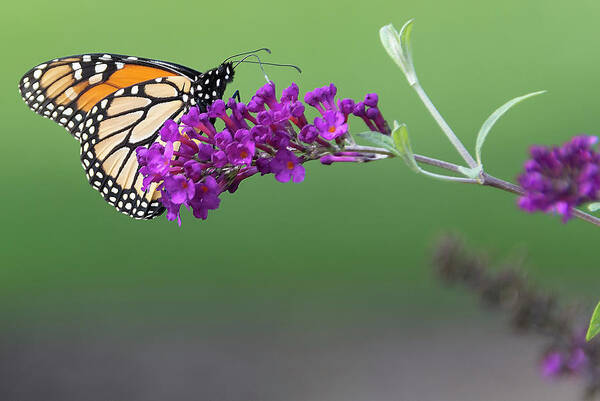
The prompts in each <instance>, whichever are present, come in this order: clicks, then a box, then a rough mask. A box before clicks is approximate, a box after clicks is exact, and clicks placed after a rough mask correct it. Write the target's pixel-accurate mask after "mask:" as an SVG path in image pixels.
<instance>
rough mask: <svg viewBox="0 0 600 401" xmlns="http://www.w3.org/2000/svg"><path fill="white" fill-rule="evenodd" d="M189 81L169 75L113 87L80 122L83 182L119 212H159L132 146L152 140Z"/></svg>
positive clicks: (180, 103)
mask: <svg viewBox="0 0 600 401" xmlns="http://www.w3.org/2000/svg"><path fill="white" fill-rule="evenodd" d="M191 84H192V82H191V81H190V80H189V79H188V78H185V77H182V76H175V77H173V76H170V77H165V78H158V79H153V80H149V81H145V82H142V83H139V84H136V85H132V86H129V87H127V88H123V89H119V90H118V91H116V92H114V93H112V94H110V95H108V96H106V97H105V98H104V99H102V100H101V101H100V102H99V103H98V104H97V105H95V106H93V107H92V109H91V110H90V112H89V113H88V114H87V116H86V118H85V120H84V121H83V129H82V131H81V162H82V164H83V168H84V169H85V171H86V175H87V178H88V181H89V182H90V184H91V185H92V187H93V188H95V189H96V190H98V191H100V193H101V194H102V196H103V197H104V199H105V200H106V201H107V202H108V203H110V204H111V205H113V206H114V207H115V208H117V210H119V211H120V212H122V213H125V214H127V215H129V216H131V217H134V218H138V219H151V218H153V217H155V216H158V215H160V214H162V212H163V211H164V208H163V206H162V204H161V203H160V202H159V201H158V200H157V199H158V198H159V197H160V193H159V192H157V191H156V190H155V189H156V185H153V186H151V187H150V188H149V189H148V190H146V191H142V189H141V188H142V179H143V177H142V175H141V174H140V173H139V171H138V168H139V166H138V162H137V158H136V153H135V149H136V148H137V147H138V146H146V147H148V146H150V145H151V144H152V143H154V142H155V141H156V140H157V138H158V135H159V133H158V131H159V129H160V127H162V125H163V124H164V122H165V121H166V120H168V119H173V120H176V121H178V120H179V119H180V118H181V116H182V115H183V113H184V112H185V111H186V110H187V106H186V102H184V100H183V99H184V96H186V94H187V93H188V92H189V90H190V87H191Z"/></svg>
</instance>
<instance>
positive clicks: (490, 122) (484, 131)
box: [475, 91, 546, 166]
mask: <svg viewBox="0 0 600 401" xmlns="http://www.w3.org/2000/svg"><path fill="white" fill-rule="evenodd" d="M542 93H546V91H539V92H533V93H528V94H527V95H524V96H519V97H516V98H514V99H512V100H509V101H508V102H506V103H504V104H503V105H502V106H500V107H499V108H498V109H496V111H494V112H493V113H492V114H491V115H490V116H489V117H488V119H487V120H485V122H484V123H483V125H482V126H481V128H480V129H479V133H478V134H477V142H476V144H475V154H476V156H477V164H479V165H480V166H482V165H483V164H482V163H481V148H482V147H483V144H484V142H485V140H486V138H487V135H488V133H489V132H490V130H491V129H492V127H493V126H494V124H496V121H498V119H499V118H500V117H502V116H503V115H504V113H506V112H507V111H508V110H509V109H511V108H512V107H513V106H514V105H516V104H517V103H520V102H522V101H523V100H525V99H529V98H530V97H533V96H537V95H540V94H542Z"/></svg>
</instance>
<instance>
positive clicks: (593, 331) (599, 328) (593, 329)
mask: <svg viewBox="0 0 600 401" xmlns="http://www.w3.org/2000/svg"><path fill="white" fill-rule="evenodd" d="M598 333H600V303H598V305H596V309H595V310H594V313H593V314H592V320H590V327H589V328H588V331H587V334H586V335H585V339H586V340H587V341H590V340H591V339H592V338H594V337H595V336H596V335H597V334H598Z"/></svg>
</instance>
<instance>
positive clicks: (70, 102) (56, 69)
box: [19, 53, 200, 139]
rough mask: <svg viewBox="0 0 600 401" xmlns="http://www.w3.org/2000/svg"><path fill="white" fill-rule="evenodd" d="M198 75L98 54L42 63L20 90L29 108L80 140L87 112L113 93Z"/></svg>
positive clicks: (180, 68) (175, 67)
mask: <svg viewBox="0 0 600 401" xmlns="http://www.w3.org/2000/svg"><path fill="white" fill-rule="evenodd" d="M198 75H200V73H199V72H197V71H194V70H192V69H190V68H187V67H184V66H181V65H178V64H173V63H167V62H164V61H158V60H151V59H145V58H139V57H130V56H124V55H118V54H101V53H97V54H86V55H77V56H69V57H63V58H59V59H55V60H52V61H49V62H46V63H44V64H40V65H38V66H37V67H34V68H32V69H31V70H30V71H29V72H27V73H26V74H25V75H24V76H23V77H22V78H21V81H20V82H19V90H20V92H21V96H22V97H23V99H24V100H25V102H26V103H27V105H28V106H29V108H31V109H32V110H33V111H35V112H36V113H38V114H40V115H42V116H44V117H47V118H50V119H52V120H54V121H56V122H57V123H58V124H60V125H62V126H64V127H65V128H66V129H67V131H69V132H70V133H71V134H72V135H73V136H74V137H75V138H77V139H79V134H80V132H81V131H82V129H81V128H82V126H81V123H82V122H83V120H84V118H85V117H86V115H87V113H88V112H89V111H90V110H91V109H92V108H93V107H94V106H95V105H96V104H98V102H99V101H100V100H102V99H104V98H105V97H106V96H108V95H110V94H111V93H114V92H116V91H118V90H119V89H123V88H126V87H129V86H131V85H134V84H136V83H140V82H144V81H148V80H151V79H157V78H164V77H171V76H184V77H187V78H188V79H194V77H195V76H198Z"/></svg>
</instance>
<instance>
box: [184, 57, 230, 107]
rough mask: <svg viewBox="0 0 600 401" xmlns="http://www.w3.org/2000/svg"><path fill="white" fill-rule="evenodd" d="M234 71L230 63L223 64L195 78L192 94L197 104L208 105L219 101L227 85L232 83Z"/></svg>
mask: <svg viewBox="0 0 600 401" xmlns="http://www.w3.org/2000/svg"><path fill="white" fill-rule="evenodd" d="M234 73H235V71H234V69H233V65H232V63H231V62H225V63H223V64H221V65H219V66H218V67H216V68H213V69H211V70H208V71H206V72H205V73H203V74H201V75H200V76H198V77H197V78H196V82H195V83H194V85H193V90H192V92H193V93H194V95H195V97H196V98H197V102H198V103H199V104H209V103H212V102H213V101H214V100H216V99H221V98H222V97H223V94H224V93H225V88H226V87H227V84H228V83H230V82H231V81H233V75H234Z"/></svg>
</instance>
